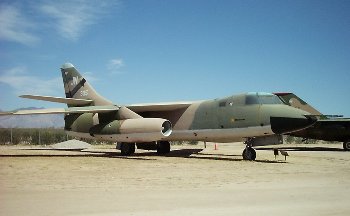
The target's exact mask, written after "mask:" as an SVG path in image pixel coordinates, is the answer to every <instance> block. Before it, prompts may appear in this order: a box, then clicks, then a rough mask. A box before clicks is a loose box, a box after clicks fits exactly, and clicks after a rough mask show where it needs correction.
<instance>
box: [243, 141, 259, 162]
mask: <svg viewBox="0 0 350 216" xmlns="http://www.w3.org/2000/svg"><path fill="white" fill-rule="evenodd" d="M244 143H245V144H246V147H245V149H244V150H243V152H242V157H243V159H244V160H250V161H253V160H255V158H256V152H255V149H254V148H253V147H252V140H251V139H248V140H247V141H245V142H244Z"/></svg>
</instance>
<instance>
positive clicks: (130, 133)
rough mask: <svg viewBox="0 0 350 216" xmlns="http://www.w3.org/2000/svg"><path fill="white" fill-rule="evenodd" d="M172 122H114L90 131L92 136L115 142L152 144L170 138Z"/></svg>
mask: <svg viewBox="0 0 350 216" xmlns="http://www.w3.org/2000/svg"><path fill="white" fill-rule="evenodd" d="M171 132H172V125H171V123H170V121H168V120H166V119H161V118H137V119H126V120H114V121H112V122H109V123H105V124H98V125H95V126H93V127H91V129H90V135H91V136H93V137H95V138H99V139H104V140H110V141H115V142H152V141H158V140H161V139H163V138H166V137H168V136H170V134H171Z"/></svg>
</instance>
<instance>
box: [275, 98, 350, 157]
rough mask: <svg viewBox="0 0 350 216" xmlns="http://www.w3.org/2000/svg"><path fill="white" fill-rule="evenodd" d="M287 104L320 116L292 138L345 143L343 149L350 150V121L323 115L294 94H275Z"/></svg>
mask: <svg viewBox="0 0 350 216" xmlns="http://www.w3.org/2000/svg"><path fill="white" fill-rule="evenodd" d="M274 94H275V95H277V96H278V97H279V98H280V99H281V100H282V101H283V102H284V103H285V104H287V105H289V106H292V107H295V108H298V109H302V110H305V111H307V112H309V113H311V114H312V115H315V116H319V119H318V120H317V122H316V123H315V124H314V125H312V126H310V127H308V128H305V129H304V130H299V131H295V132H292V133H289V135H291V136H296V137H303V138H305V139H318V140H325V141H339V142H343V148H344V149H345V150H348V151H349V150H350V119H349V118H339V116H327V115H322V113H320V112H319V111H318V110H316V109H315V108H313V107H311V106H310V105H309V104H307V103H306V102H305V101H303V100H302V99H300V98H299V97H298V96H296V95H295V94H293V93H274Z"/></svg>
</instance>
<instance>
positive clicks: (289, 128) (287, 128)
mask: <svg viewBox="0 0 350 216" xmlns="http://www.w3.org/2000/svg"><path fill="white" fill-rule="evenodd" d="M316 121H317V118H316V117H315V116H309V115H300V112H295V116H294V117H293V116H291V115H290V113H289V116H285V117H283V116H282V117H281V116H280V117H273V116H271V117H270V123H271V129H272V131H273V132H274V133H275V134H286V133H290V132H294V131H298V130H302V129H305V128H308V127H310V126H312V125H313V124H314V123H315V122H316Z"/></svg>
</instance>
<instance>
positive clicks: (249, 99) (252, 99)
mask: <svg viewBox="0 0 350 216" xmlns="http://www.w3.org/2000/svg"><path fill="white" fill-rule="evenodd" d="M245 104H247V105H251V104H259V99H258V95H257V94H254V95H253V94H248V95H247V96H246V97H245Z"/></svg>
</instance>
